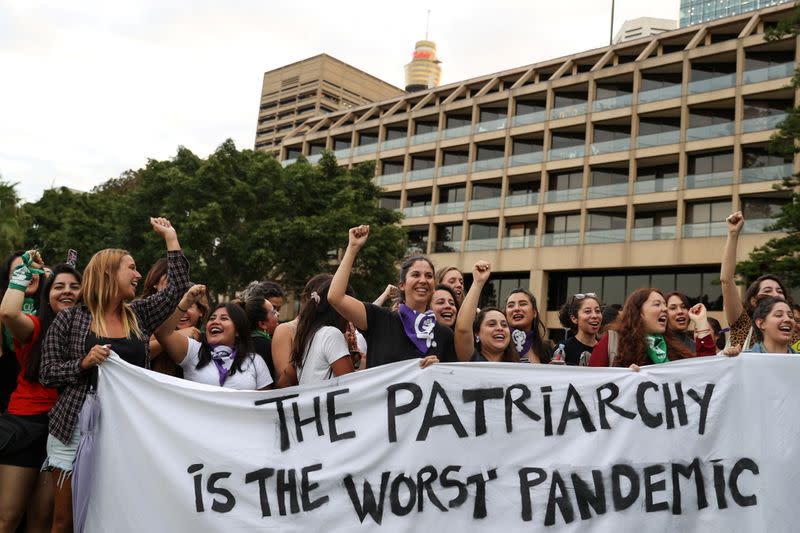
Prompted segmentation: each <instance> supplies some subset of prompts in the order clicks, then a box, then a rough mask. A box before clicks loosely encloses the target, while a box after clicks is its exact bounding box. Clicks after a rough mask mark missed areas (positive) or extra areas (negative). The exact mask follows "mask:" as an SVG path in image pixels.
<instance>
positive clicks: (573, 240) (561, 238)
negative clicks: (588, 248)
mask: <svg viewBox="0 0 800 533" xmlns="http://www.w3.org/2000/svg"><path fill="white" fill-rule="evenodd" d="M580 239H581V233H580V232H579V231H570V232H568V233H545V234H544V235H542V246H572V245H574V244H578V243H579V242H580Z"/></svg>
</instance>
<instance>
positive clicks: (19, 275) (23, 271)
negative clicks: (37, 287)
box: [8, 265, 33, 292]
mask: <svg viewBox="0 0 800 533" xmlns="http://www.w3.org/2000/svg"><path fill="white" fill-rule="evenodd" d="M32 279H33V273H32V272H31V271H30V270H29V269H28V267H27V266H25V265H19V266H18V267H17V268H15V269H14V271H13V272H12V273H11V279H9V280H8V288H9V289H16V290H18V291H22V292H25V291H26V290H27V289H28V285H30V284H31V280H32Z"/></svg>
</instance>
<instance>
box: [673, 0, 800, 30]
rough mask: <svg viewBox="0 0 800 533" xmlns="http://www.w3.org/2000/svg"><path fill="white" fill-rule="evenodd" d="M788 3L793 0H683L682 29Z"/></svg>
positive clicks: (681, 11)
mask: <svg viewBox="0 0 800 533" xmlns="http://www.w3.org/2000/svg"><path fill="white" fill-rule="evenodd" d="M787 3H792V0H713V1H709V0H681V7H680V27H681V28H683V27H684V26H691V25H692V24H700V23H702V22H708V21H710V20H716V19H719V18H723V17H730V16H734V15H740V14H742V13H747V12H749V11H754V10H756V9H762V8H765V7H771V6H777V5H779V4H787Z"/></svg>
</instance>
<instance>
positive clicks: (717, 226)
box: [683, 221, 728, 238]
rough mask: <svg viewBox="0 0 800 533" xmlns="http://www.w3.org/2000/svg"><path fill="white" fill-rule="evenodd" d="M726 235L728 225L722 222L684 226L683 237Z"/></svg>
mask: <svg viewBox="0 0 800 533" xmlns="http://www.w3.org/2000/svg"><path fill="white" fill-rule="evenodd" d="M727 233H728V225H727V223H726V222H725V221H722V222H699V223H697V224H684V225H683V236H684V237H685V238H691V237H719V236H721V235H726V234H727Z"/></svg>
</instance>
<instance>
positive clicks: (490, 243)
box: [464, 237, 497, 252]
mask: <svg viewBox="0 0 800 533" xmlns="http://www.w3.org/2000/svg"><path fill="white" fill-rule="evenodd" d="M496 248H497V237H493V238H491V239H469V240H467V241H466V242H465V243H464V250H466V251H467V252H476V251H479V250H494V249H496Z"/></svg>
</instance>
